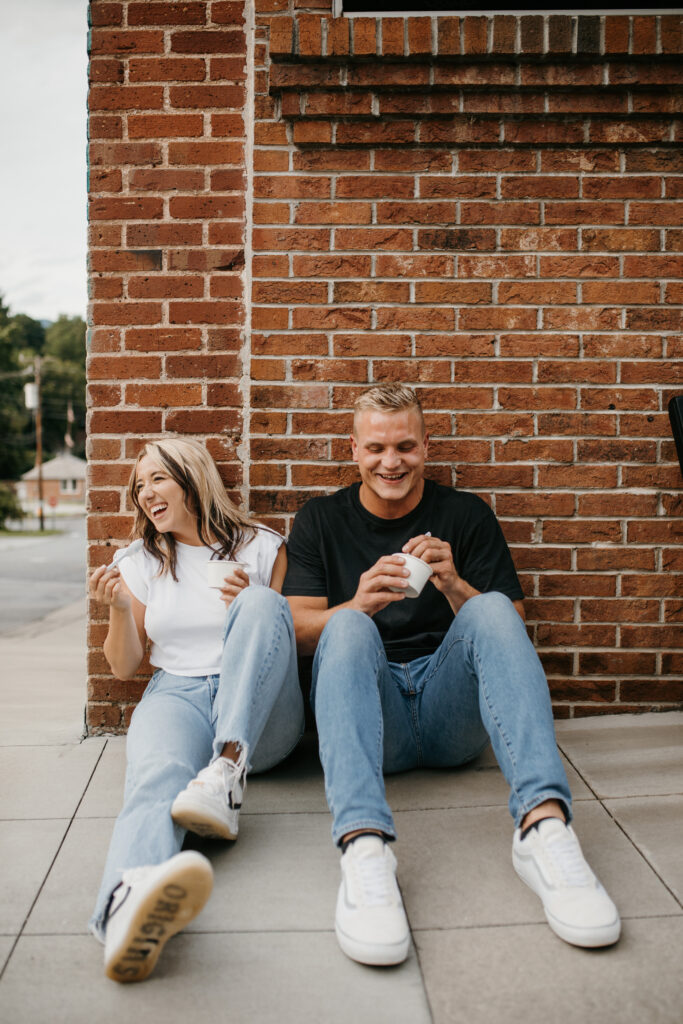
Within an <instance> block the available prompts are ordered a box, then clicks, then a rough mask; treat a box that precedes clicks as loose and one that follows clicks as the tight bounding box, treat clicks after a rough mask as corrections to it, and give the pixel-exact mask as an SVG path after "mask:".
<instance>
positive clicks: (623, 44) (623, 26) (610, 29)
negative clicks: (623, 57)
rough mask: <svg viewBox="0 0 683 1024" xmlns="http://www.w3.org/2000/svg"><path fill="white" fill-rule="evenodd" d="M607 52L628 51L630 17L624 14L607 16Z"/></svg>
mask: <svg viewBox="0 0 683 1024" xmlns="http://www.w3.org/2000/svg"><path fill="white" fill-rule="evenodd" d="M604 33H605V54H612V53H623V54H625V53H628V44H629V34H630V19H629V18H628V17H626V16H624V15H618V14H617V15H614V14H608V15H606V17H605V29H604Z"/></svg>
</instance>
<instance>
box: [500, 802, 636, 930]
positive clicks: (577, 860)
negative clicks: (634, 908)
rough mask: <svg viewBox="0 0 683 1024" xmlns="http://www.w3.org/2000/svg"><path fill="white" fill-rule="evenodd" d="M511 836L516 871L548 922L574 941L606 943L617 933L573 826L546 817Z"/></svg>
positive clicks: (615, 920) (612, 909) (606, 899)
mask: <svg viewBox="0 0 683 1024" xmlns="http://www.w3.org/2000/svg"><path fill="white" fill-rule="evenodd" d="M521 834H522V833H521V829H517V830H516V832H515V836H514V839H513V842H512V863H513V866H514V869H515V871H516V872H517V874H518V875H519V877H520V878H521V879H522V881H523V882H526V884H527V885H528V886H529V888H530V889H533V891H534V892H535V893H536V895H537V896H540V898H541V900H542V902H543V909H544V910H545V916H546V918H547V919H548V924H549V925H550V927H551V928H552V930H553V931H554V932H555V934H556V935H559V936H560V938H561V939H564V941H565V942H571V943H572V944H573V945H575V946H611V945H612V943H614V942H616V941H617V939H618V938H619V933H620V931H621V921H620V920H619V912H618V910H617V908H616V907H615V905H614V903H613V902H612V900H611V899H610V897H609V896H608V895H607V893H606V892H605V890H604V889H603V887H602V885H601V884H600V882H599V881H598V879H597V878H596V877H595V875H594V874H593V872H592V871H591V869H590V867H589V866H588V863H587V862H586V860H585V858H584V856H583V853H582V852H581V847H580V846H579V840H578V839H577V838H576V834H575V833H574V830H573V829H572V828H571V826H569V825H565V823H564V822H563V821H560V819H559V818H546V819H545V820H543V821H541V823H540V824H539V825H538V827H537V828H532V829H531V831H530V832H528V833H527V835H526V837H525V838H524V839H522V838H521Z"/></svg>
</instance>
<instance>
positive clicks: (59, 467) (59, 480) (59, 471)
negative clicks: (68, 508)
mask: <svg viewBox="0 0 683 1024" xmlns="http://www.w3.org/2000/svg"><path fill="white" fill-rule="evenodd" d="M86 465H87V463H86V462H85V459H79V458H77V457H76V456H75V455H71V454H70V453H69V452H62V453H61V454H60V455H57V456H56V457H55V458H54V459H49V460H48V461H47V462H44V463H43V501H44V502H45V504H46V505H49V506H52V507H53V508H56V507H57V505H59V504H65V505H82V504H83V502H84V501H85V470H86ZM17 493H18V495H19V500H20V501H22V502H24V503H29V504H30V503H32V502H35V501H37V500H38V467H37V466H34V467H33V469H29V471H28V472H27V473H24V474H23V476H22V478H21V483H19V484H18V486H17Z"/></svg>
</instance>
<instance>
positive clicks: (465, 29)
mask: <svg viewBox="0 0 683 1024" xmlns="http://www.w3.org/2000/svg"><path fill="white" fill-rule="evenodd" d="M522 20H524V19H522ZM488 21H489V20H488V18H475V17H465V18H463V19H462V34H463V52H464V53H465V54H483V53H486V52H487V39H488Z"/></svg>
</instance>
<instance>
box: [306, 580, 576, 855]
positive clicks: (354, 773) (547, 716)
mask: <svg viewBox="0 0 683 1024" xmlns="http://www.w3.org/2000/svg"><path fill="white" fill-rule="evenodd" d="M311 699H312V702H313V707H314V710H315V717H316V723H317V727H318V735H319V738H320V759H321V761H322V765H323V769H324V772H325V792H326V795H327V802H328V804H329V807H330V810H331V811H332V815H333V825H332V837H333V839H334V841H335V842H336V843H338V842H339V841H340V840H341V839H342V837H343V836H344V835H346V834H347V833H348V832H352V831H354V830H355V829H361V828H370V829H379V830H381V831H382V832H384V833H386V835H387V836H390V837H395V836H396V831H395V828H394V822H393V818H392V816H391V810H390V809H389V805H388V804H387V801H386V797H385V792H384V781H383V773H385V772H386V773H389V772H400V771H406V770H407V769H409V768H418V767H428V768H443V767H449V766H453V765H459V764H463V763H464V762H466V761H469V760H471V759H472V758H474V757H476V756H477V755H478V754H479V753H480V752H481V751H482V750H483V749H484V748H485V747H486V746H487V744H488V742H489V740H490V741H491V743H492V745H493V750H494V753H495V755H496V758H497V759H498V764H499V765H500V767H501V770H502V772H503V775H504V776H505V778H506V780H507V782H508V784H509V786H510V813H511V814H512V816H513V818H514V821H515V825H517V826H518V825H519V824H520V822H521V821H522V819H523V818H524V815H525V814H526V813H527V812H528V811H530V810H531V809H532V808H533V807H536V806H537V805H538V804H540V803H543V801H544V800H549V799H555V800H560V801H561V802H562V803H563V804H564V805H565V807H566V811H567V815H568V818H569V819H570V818H571V794H570V792H569V784H568V782H567V776H566V774H565V771H564V768H563V766H562V762H561V760H560V756H559V753H558V750H557V745H556V743H555V731H554V725H553V717H552V708H551V704H550V696H549V693H548V684H547V682H546V678H545V675H544V672H543V669H542V667H541V663H540V661H539V659H538V656H537V655H536V652H535V650H534V648H533V645H532V643H531V641H530V640H529V637H528V636H527V632H526V629H525V626H524V623H523V622H522V619H521V617H520V616H519V614H518V613H517V611H516V610H515V608H514V605H513V604H512V602H511V601H510V600H509V599H508V598H507V597H504V596H503V595H502V594H499V593H495V592H494V593H488V594H479V595H478V596H476V597H472V598H470V600H469V601H466V602H465V604H464V605H463V606H462V608H461V609H460V611H459V612H458V614H457V615H456V617H455V618H454V620H453V622H452V623H451V626H450V628H449V630H448V632H447V633H446V636H445V637H444V640H443V642H442V643H441V645H440V647H439V648H438V649H437V650H436V651H435V652H434V653H433V654H431V655H428V656H426V657H422V658H417V659H415V660H414V661H410V662H408V663H406V664H398V663H395V662H390V661H388V660H387V657H386V654H385V652H384V647H383V645H382V641H381V639H380V635H379V632H378V630H377V627H376V626H375V624H374V622H373V621H372V619H371V618H370V617H369V616H367V615H365V614H363V613H362V612H357V611H353V610H350V609H341V610H340V611H338V612H337V613H336V614H335V615H333V616H332V618H331V619H329V621H328V623H327V625H326V626H325V629H324V630H323V633H322V636H321V637H320V641H319V643H318V648H317V651H316V654H315V658H314V661H313V688H312V694H311Z"/></svg>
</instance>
